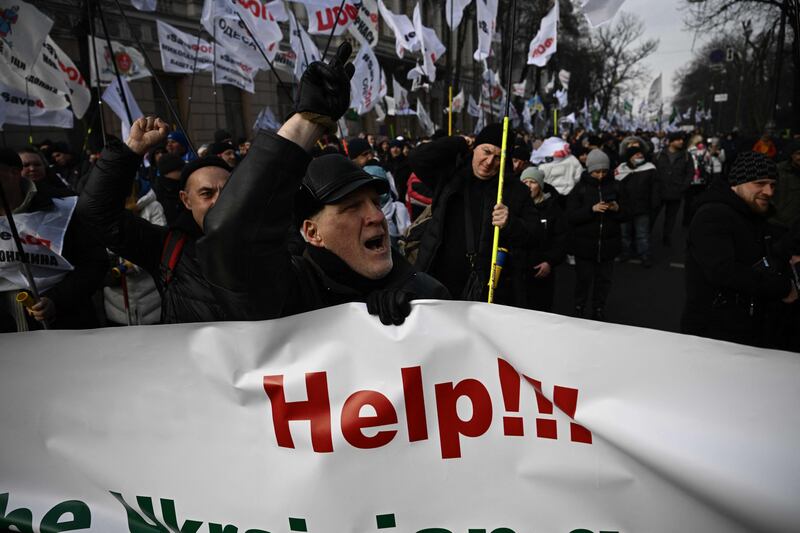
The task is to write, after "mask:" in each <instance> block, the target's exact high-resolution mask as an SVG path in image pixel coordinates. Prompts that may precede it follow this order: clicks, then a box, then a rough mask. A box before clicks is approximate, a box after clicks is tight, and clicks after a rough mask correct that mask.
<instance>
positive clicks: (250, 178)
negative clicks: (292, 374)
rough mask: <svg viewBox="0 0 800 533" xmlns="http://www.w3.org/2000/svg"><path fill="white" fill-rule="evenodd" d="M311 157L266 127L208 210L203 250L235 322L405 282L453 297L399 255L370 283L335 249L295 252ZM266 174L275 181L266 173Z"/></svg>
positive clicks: (362, 297) (419, 292)
mask: <svg viewBox="0 0 800 533" xmlns="http://www.w3.org/2000/svg"><path fill="white" fill-rule="evenodd" d="M309 162H310V157H309V155H308V154H307V153H306V152H305V151H304V150H303V149H302V148H300V146H298V145H297V144H295V143H293V142H291V141H289V140H287V139H285V138H283V137H281V136H279V135H277V134H275V133H270V132H265V131H261V132H259V133H258V135H257V136H256V138H255V140H254V141H253V143H252V144H251V146H250V151H249V152H248V153H247V157H246V158H244V159H243V160H242V162H241V163H240V164H239V165H238V166H237V167H236V170H235V171H234V173H233V174H232V175H231V177H230V179H229V180H228V183H227V185H226V186H225V189H223V191H222V192H221V193H220V196H219V199H218V200H217V202H216V204H215V205H214V207H213V208H212V209H210V210H209V211H208V213H207V214H206V219H205V222H204V226H205V229H206V232H205V236H204V237H203V238H202V239H200V241H199V242H198V255H199V257H200V263H201V265H202V267H203V272H204V273H205V275H206V278H207V279H208V280H209V281H210V282H211V283H212V284H213V286H214V291H215V293H216V294H217V297H218V300H219V302H220V303H221V304H222V305H224V306H225V308H226V310H227V311H228V313H229V317H230V318H232V319H235V320H264V319H270V318H278V317H282V316H289V315H293V314H296V313H303V312H306V311H313V310H315V309H320V308H323V307H328V306H332V305H337V304H341V303H345V302H359V301H360V302H363V301H366V298H367V297H368V295H369V294H370V293H371V292H373V291H376V290H382V289H390V288H403V289H406V290H408V291H409V292H412V293H413V294H415V295H416V296H417V297H418V298H437V299H446V298H447V297H448V294H447V291H446V290H445V289H444V287H442V285H441V284H440V283H438V282H437V281H436V280H434V279H433V278H431V277H430V276H428V275H427V274H423V273H420V272H417V271H416V270H415V269H413V268H412V267H411V265H409V264H408V262H407V261H405V260H404V259H403V258H402V257H400V256H399V255H395V256H393V258H394V259H395V261H394V266H393V268H392V271H391V272H390V273H389V274H388V275H387V276H386V277H385V278H383V279H381V280H377V281H370V280H366V279H365V278H362V277H361V276H358V275H357V274H355V273H354V272H353V271H352V270H350V268H349V267H348V266H347V265H346V264H345V263H344V262H343V261H341V260H340V259H339V258H338V257H336V256H335V255H334V254H332V253H330V252H327V251H325V250H312V249H311V247H310V246H309V247H306V251H305V252H304V253H303V255H302V256H299V257H298V256H292V255H291V254H290V252H289V247H288V243H287V240H288V239H287V231H286V229H287V227H289V225H290V224H291V222H292V220H293V211H294V195H295V193H296V191H297V190H298V189H299V188H300V182H301V180H302V178H303V176H304V175H305V172H306V167H308V164H309ZM265 176H267V177H268V178H269V179H264V178H265Z"/></svg>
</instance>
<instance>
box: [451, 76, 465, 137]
mask: <svg viewBox="0 0 800 533" xmlns="http://www.w3.org/2000/svg"><path fill="white" fill-rule="evenodd" d="M449 94H450V96H449V98H450V107H449V108H448V112H447V135H450V136H452V135H453V86H452V85H451V86H450V91H449ZM462 113H463V111H462Z"/></svg>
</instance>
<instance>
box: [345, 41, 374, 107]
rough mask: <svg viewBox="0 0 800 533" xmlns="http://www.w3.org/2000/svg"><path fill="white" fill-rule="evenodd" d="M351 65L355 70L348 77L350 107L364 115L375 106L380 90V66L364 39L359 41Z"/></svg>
mask: <svg viewBox="0 0 800 533" xmlns="http://www.w3.org/2000/svg"><path fill="white" fill-rule="evenodd" d="M353 66H354V67H355V69H356V70H355V73H354V74H353V77H352V78H351V79H350V107H352V108H353V109H355V110H356V112H357V113H358V114H359V115H365V114H367V113H369V112H370V111H372V109H373V108H374V107H375V104H376V103H377V102H378V99H379V98H380V92H381V66H380V65H379V64H378V58H377V57H375V52H373V51H372V48H371V47H370V46H369V44H368V43H367V42H366V41H363V42H362V43H361V48H359V50H358V54H356V57H355V59H353Z"/></svg>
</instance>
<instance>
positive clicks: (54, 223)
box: [0, 113, 78, 529]
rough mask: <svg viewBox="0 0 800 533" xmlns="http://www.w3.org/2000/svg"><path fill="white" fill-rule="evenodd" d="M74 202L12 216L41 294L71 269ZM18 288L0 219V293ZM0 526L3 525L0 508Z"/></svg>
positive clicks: (19, 275) (19, 273) (21, 279)
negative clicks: (67, 247) (68, 240)
mask: <svg viewBox="0 0 800 533" xmlns="http://www.w3.org/2000/svg"><path fill="white" fill-rule="evenodd" d="M70 116H72V114H71V113H70ZM77 202H78V197H77V196H70V197H68V198H53V204H54V208H53V209H50V210H46V211H36V212H33V213H21V214H15V215H14V224H16V226H17V231H18V232H19V237H20V240H21V241H22V249H23V251H24V252H25V254H26V255H27V259H28V262H29V263H30V265H31V273H32V274H33V278H34V280H35V282H36V287H37V288H38V289H39V290H40V291H42V292H44V291H46V290H47V289H49V288H50V287H52V286H53V285H55V284H56V283H58V282H59V281H61V280H62V279H64V276H66V275H67V273H68V272H69V271H71V270H72V265H71V264H69V261H67V260H66V259H64V258H63V257H62V256H61V253H62V249H63V247H64V235H65V234H66V232H67V225H68V224H69V221H70V219H71V218H72V212H73V211H74V210H75V204H77ZM20 289H30V287H29V286H28V280H27V279H26V278H25V274H24V270H23V266H22V258H21V257H20V255H19V252H18V251H17V246H16V244H15V243H14V239H13V238H12V236H11V229H10V228H9V226H8V220H7V219H6V217H5V216H2V217H0V292H4V291H13V290H20ZM4 349H5V348H4ZM0 525H3V512H2V505H0ZM3 529H4V528H3Z"/></svg>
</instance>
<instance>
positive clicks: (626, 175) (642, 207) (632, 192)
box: [614, 163, 658, 217]
mask: <svg viewBox="0 0 800 533" xmlns="http://www.w3.org/2000/svg"><path fill="white" fill-rule="evenodd" d="M656 172H657V171H656V167H655V166H654V165H653V164H652V163H645V164H643V165H642V166H641V167H639V168H636V169H633V170H632V169H630V167H628V165H627V163H623V164H621V165H620V166H618V167H617V169H616V170H615V171H614V179H615V180H616V181H617V183H618V184H619V187H620V193H621V198H622V200H621V201H620V204H623V205H625V213H626V215H628V216H629V217H634V216H637V215H649V214H650V213H652V212H653V209H655V208H656V207H658V200H657V195H656Z"/></svg>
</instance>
